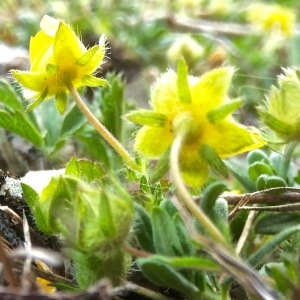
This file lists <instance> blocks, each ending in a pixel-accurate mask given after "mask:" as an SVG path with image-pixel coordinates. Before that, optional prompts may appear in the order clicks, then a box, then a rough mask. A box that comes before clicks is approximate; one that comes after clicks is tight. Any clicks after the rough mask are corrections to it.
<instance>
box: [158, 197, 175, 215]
mask: <svg viewBox="0 0 300 300" xmlns="http://www.w3.org/2000/svg"><path fill="white" fill-rule="evenodd" d="M159 207H160V208H162V209H163V210H164V211H166V212H167V213H168V214H169V216H170V217H171V218H173V216H174V215H175V214H177V213H178V210H177V209H176V207H175V206H174V204H173V203H172V202H171V201H170V200H169V199H163V200H162V201H161V202H160V204H159Z"/></svg>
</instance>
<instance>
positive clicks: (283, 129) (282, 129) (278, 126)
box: [260, 111, 294, 137]
mask: <svg viewBox="0 0 300 300" xmlns="http://www.w3.org/2000/svg"><path fill="white" fill-rule="evenodd" d="M260 116H261V118H262V119H263V121H264V122H265V124H266V125H267V126H269V127H270V128H271V129H272V130H274V131H275V132H276V133H279V134H280V135H283V136H285V137H289V136H290V135H291V134H293V133H294V127H293V126H292V125H290V124H287V123H285V122H283V121H281V120H279V119H277V118H276V117H274V116H272V115H271V114H269V113H268V112H265V111H260Z"/></svg>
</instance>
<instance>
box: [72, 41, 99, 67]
mask: <svg viewBox="0 0 300 300" xmlns="http://www.w3.org/2000/svg"><path fill="white" fill-rule="evenodd" d="M99 48H100V46H99V45H95V46H94V47H92V48H90V49H89V50H88V51H86V52H85V53H84V54H83V55H82V56H81V57H79V58H78V59H77V60H76V62H75V64H76V65H79V66H85V65H86V64H87V63H89V62H90V60H91V59H92V58H93V56H94V55H95V54H96V53H97V51H98V49H99Z"/></svg>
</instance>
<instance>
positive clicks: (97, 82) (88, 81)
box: [82, 75, 108, 87]
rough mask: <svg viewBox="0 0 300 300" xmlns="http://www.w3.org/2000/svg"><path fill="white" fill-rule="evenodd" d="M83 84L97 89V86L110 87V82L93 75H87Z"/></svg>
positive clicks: (83, 79)
mask: <svg viewBox="0 0 300 300" xmlns="http://www.w3.org/2000/svg"><path fill="white" fill-rule="evenodd" d="M82 82H83V84H84V85H86V86H89V87H97V86H106V85H108V81H107V80H105V79H103V78H97V77H95V76H93V75H85V76H83V78H82Z"/></svg>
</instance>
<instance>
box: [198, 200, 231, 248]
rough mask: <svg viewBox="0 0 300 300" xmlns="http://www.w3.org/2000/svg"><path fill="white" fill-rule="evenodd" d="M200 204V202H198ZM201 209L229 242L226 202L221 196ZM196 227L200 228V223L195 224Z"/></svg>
mask: <svg viewBox="0 0 300 300" xmlns="http://www.w3.org/2000/svg"><path fill="white" fill-rule="evenodd" d="M200 204H201V202H200ZM203 211H204V212H205V214H206V215H207V216H208V217H209V218H210V219H211V220H212V222H213V223H214V224H215V226H216V227H217V228H218V229H219V230H220V232H222V234H223V235H224V237H225V238H226V240H227V241H228V244H230V241H231V236H230V230H229V224H228V203H227V201H226V200H225V199H223V198H217V199H216V200H215V201H214V206H213V207H210V206H208V207H204V208H203ZM197 225H198V228H199V229H200V230H201V229H202V227H201V225H200V224H197Z"/></svg>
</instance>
